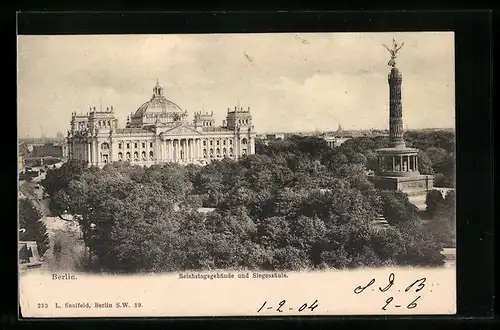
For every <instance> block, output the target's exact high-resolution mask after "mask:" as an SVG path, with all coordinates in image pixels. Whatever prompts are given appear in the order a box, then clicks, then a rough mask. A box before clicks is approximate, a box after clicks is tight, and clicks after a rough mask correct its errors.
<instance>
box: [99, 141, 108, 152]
mask: <svg viewBox="0 0 500 330" xmlns="http://www.w3.org/2000/svg"><path fill="white" fill-rule="evenodd" d="M101 149H102V150H108V149H109V144H107V143H106V142H104V143H103V144H101Z"/></svg>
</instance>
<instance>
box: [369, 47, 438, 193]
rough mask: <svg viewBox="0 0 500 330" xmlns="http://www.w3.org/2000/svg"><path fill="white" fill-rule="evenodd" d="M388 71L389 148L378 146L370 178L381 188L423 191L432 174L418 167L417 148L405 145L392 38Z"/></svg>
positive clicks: (426, 189) (400, 75) (429, 185)
mask: <svg viewBox="0 0 500 330" xmlns="http://www.w3.org/2000/svg"><path fill="white" fill-rule="evenodd" d="M393 46H394V50H392V51H391V55H392V56H391V60H390V61H389V66H390V67H391V70H390V72H389V74H388V83H389V148H382V149H378V150H377V154H378V167H377V171H376V173H375V174H376V175H375V176H370V179H371V180H372V182H373V183H374V184H375V186H376V187H377V188H379V189H381V190H401V191H403V192H405V193H407V194H408V195H410V196H416V195H423V194H426V193H427V192H428V191H429V190H431V189H432V188H433V182H434V178H433V176H431V175H422V174H420V172H419V170H418V149H415V148H408V147H406V143H405V141H404V135H403V133H404V132H403V105H402V102H401V84H402V81H403V77H402V74H401V72H400V71H399V69H398V68H397V67H396V53H397V51H398V50H399V49H400V48H401V47H399V48H397V45H396V43H395V42H394V45H393Z"/></svg>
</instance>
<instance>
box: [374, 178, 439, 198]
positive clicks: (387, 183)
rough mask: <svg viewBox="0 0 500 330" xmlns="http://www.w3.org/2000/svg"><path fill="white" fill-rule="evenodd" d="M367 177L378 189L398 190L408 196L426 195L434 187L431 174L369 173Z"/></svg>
mask: <svg viewBox="0 0 500 330" xmlns="http://www.w3.org/2000/svg"><path fill="white" fill-rule="evenodd" d="M368 179H369V180H370V181H371V182H372V183H373V184H374V185H375V188H377V189H380V190H393V191H395V190H399V191H402V192H404V193H406V194H408V196H419V195H426V194H427V192H428V191H429V190H432V189H433V187H434V177H433V176H432V175H422V174H419V175H416V176H412V177H388V176H377V175H371V176H369V177H368Z"/></svg>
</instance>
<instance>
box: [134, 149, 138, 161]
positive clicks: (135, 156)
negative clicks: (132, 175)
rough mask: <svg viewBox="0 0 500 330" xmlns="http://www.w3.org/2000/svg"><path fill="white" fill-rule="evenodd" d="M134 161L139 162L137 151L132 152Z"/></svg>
mask: <svg viewBox="0 0 500 330" xmlns="http://www.w3.org/2000/svg"><path fill="white" fill-rule="evenodd" d="M134 161H136V162H137V161H139V153H138V152H137V151H136V152H134Z"/></svg>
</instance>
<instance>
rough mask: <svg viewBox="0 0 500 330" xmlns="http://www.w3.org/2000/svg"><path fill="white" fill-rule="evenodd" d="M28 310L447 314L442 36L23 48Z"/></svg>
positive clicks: (449, 169)
mask: <svg viewBox="0 0 500 330" xmlns="http://www.w3.org/2000/svg"><path fill="white" fill-rule="evenodd" d="M17 84H18V110H17V111H18V112H17V117H18V212H19V213H18V237H19V240H18V242H19V244H18V252H19V254H18V256H19V257H18V260H19V295H20V298H19V300H20V313H21V314H22V316H23V317H37V318H38V317H125V316H139V317H162V316H165V317H182V316H190V317H196V316H260V315H262V316H290V315H301V316H312V315H389V314H390V315H399V314H412V315H413V314H422V315H428V314H454V313H455V312H456V268H455V260H456V230H455V228H456V220H455V218H456V202H455V167H456V152H455V54H454V34H453V33H452V32H411V33H410V32H383V33H368V32H366V33H337V32H335V33H255V34H165V35H139V34H137V35H133V34H131V35H37V36H34V35H19V36H18V80H17Z"/></svg>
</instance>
